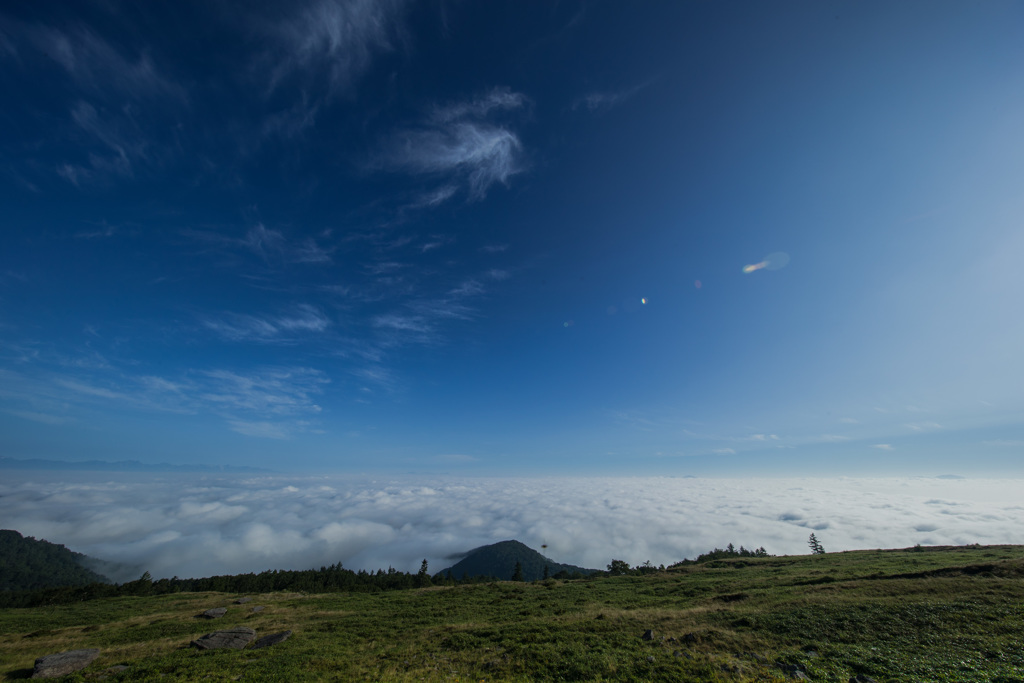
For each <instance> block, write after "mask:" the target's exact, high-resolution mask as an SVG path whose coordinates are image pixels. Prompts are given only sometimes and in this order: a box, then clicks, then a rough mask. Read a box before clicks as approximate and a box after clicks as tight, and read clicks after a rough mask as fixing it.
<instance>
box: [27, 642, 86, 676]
mask: <svg viewBox="0 0 1024 683" xmlns="http://www.w3.org/2000/svg"><path fill="white" fill-rule="evenodd" d="M99 656H100V651H99V650H97V649H96V648H90V649H88V650H68V651H67V652H58V653H57V654H53V655H46V656H45V657H40V658H39V659H37V660H36V666H35V669H33V671H32V678H57V677H58V676H66V675H67V674H69V673H74V672H75V671H78V670H79V669H84V668H85V667H87V666H88V665H89V663H90V662H91V661H92V660H94V659H96V658H97V657H99Z"/></svg>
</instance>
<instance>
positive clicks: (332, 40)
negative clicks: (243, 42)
mask: <svg viewBox="0 0 1024 683" xmlns="http://www.w3.org/2000/svg"><path fill="white" fill-rule="evenodd" d="M405 4H406V3H405V2H404V1H402V0H349V1H341V0H319V1H317V2H311V3H307V4H306V5H305V7H304V8H303V9H302V10H301V11H300V12H298V13H297V14H296V16H294V17H293V18H292V19H290V20H286V21H284V22H280V23H278V24H275V26H274V29H273V31H272V32H273V33H274V34H275V36H276V37H277V39H278V40H279V41H280V43H281V45H282V46H283V48H284V52H283V54H281V53H278V54H277V55H275V56H274V57H273V59H274V60H275V62H276V66H275V68H273V69H272V70H271V72H270V84H271V89H274V88H276V87H278V86H279V85H281V83H282V81H283V80H284V79H286V78H288V77H290V76H293V75H295V74H296V73H298V74H300V75H301V74H306V75H309V74H316V75H318V74H320V73H323V74H324V75H325V77H326V79H327V83H328V88H329V90H330V92H331V93H332V94H339V93H342V92H344V91H346V90H348V88H350V87H351V86H352V85H353V83H354V82H355V80H356V79H357V78H358V77H359V76H361V75H362V74H363V73H364V72H365V71H366V70H367V69H368V68H369V67H370V65H371V64H372V62H373V60H374V58H375V57H376V56H377V55H379V54H383V53H387V52H390V51H392V50H393V49H394V45H395V43H396V42H397V40H398V38H399V34H400V31H401V24H400V18H401V13H402V11H403V10H404V6H405ZM268 59H269V57H268Z"/></svg>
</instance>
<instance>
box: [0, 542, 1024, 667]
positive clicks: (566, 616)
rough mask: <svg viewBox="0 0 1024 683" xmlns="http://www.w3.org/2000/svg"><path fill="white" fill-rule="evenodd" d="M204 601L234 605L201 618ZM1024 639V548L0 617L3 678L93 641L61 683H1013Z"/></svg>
mask: <svg viewBox="0 0 1024 683" xmlns="http://www.w3.org/2000/svg"><path fill="white" fill-rule="evenodd" d="M243 595H244V596H245V597H250V598H251V602H246V603H242V604H239V603H238V602H236V600H238V598H239V597H242V596H243ZM254 605H258V606H260V607H261V609H260V610H259V611H255V610H254V607H253V606H254ZM212 607H225V608H226V609H227V613H226V614H225V616H224V617H223V618H221V619H217V620H215V621H210V620H207V619H197V618H196V615H197V614H199V613H200V612H203V611H204V610H207V609H210V608H212ZM238 626H245V627H248V628H251V629H253V630H255V631H256V633H257V635H258V636H260V637H262V636H265V635H268V634H272V633H277V632H281V631H284V630H289V631H292V633H293V635H292V637H291V638H290V639H289V640H288V641H287V642H284V643H281V644H279V645H275V646H273V647H269V648H266V649H252V647H251V646H250V647H247V648H246V649H245V650H242V651H233V650H232V651H228V650H222V651H215V652H201V651H199V650H196V649H195V648H190V647H188V643H189V642H190V641H191V640H193V639H195V638H198V637H199V636H201V635H203V634H205V633H209V632H211V631H213V630H217V629H228V628H234V627H238ZM648 629H650V630H651V631H652V633H651V634H650V636H649V638H648V639H645V638H644V637H643V636H644V634H645V632H646V631H647V630H648ZM1021 634H1024V547H1021V546H987V547H986V546H965V547H954V548H921V547H917V548H906V549H902V550H871V551H856V552H843V553H828V554H823V555H802V556H795V557H736V558H731V559H717V560H713V561H710V562H703V563H695V564H689V565H684V566H679V567H677V568H673V569H668V570H665V571H655V572H652V573H635V572H634V573H630V574H625V575H620V576H609V575H606V574H604V573H601V574H594V575H592V576H591V577H589V578H587V579H582V580H575V581H560V580H555V579H549V580H547V581H536V582H507V581H492V582H482V583H468V584H464V585H458V586H431V587H425V588H419V589H410V590H393V591H381V592H372V593H371V592H334V593H319V594H318V593H314V592H307V591H304V590H303V591H296V590H294V589H290V590H288V591H274V592H269V591H268V592H253V593H248V592H247V593H235V592H231V593H225V592H198V593H192V592H180V593H173V594H166V595H159V596H155V595H123V596H121V597H113V598H102V599H94V600H79V601H76V602H72V603H68V604H64V605H61V606H60V608H58V609H54V608H53V607H52V606H49V605H44V606H40V607H37V608H32V609H19V608H8V609H0V681H7V680H23V679H25V678H27V677H28V676H30V675H31V670H32V664H33V662H34V661H35V659H36V658H37V657H40V656H43V655H46V654H49V653H54V652H64V651H66V650H73V649H80V648H98V649H99V650H100V656H99V658H98V659H97V660H96V661H95V662H94V663H93V664H91V665H90V666H89V668H88V669H87V670H85V671H83V672H82V673H80V674H75V675H73V676H70V677H68V678H67V679H65V680H67V681H71V680H74V681H81V682H84V681H95V680H100V678H101V677H108V678H109V679H110V680H116V681H146V682H149V681H165V682H170V681H182V682H184V681H224V682H225V683H227V682H228V681H235V680H242V681H280V682H281V683H285V682H287V683H305V682H309V683H313V682H315V681H386V682H391V681H395V682H401V683H413V682H417V683H419V682H426V683H442V682H445V683H450V682H452V681H456V680H457V681H487V682H488V683H496V682H498V681H514V682H516V683H535V682H540V681H581V682H583V681H593V682H594V683H598V682H603V683H609V682H611V681H622V682H623V683H626V682H629V683H632V682H634V681H650V682H652V683H654V682H659V683H660V682H665V683H669V682H671V683H679V682H683V683H699V682H704V681H710V682H717V683H770V682H772V681H777V682H780V683H781V681H784V680H787V681H792V680H810V681H814V682H815V683H848V682H849V681H850V680H851V679H854V680H858V681H862V682H863V681H877V683H924V682H928V683H980V682H982V681H987V682H993V683H994V682H998V683H1022V681H1024V649H1022V647H1021ZM114 666H124V667H127V668H126V669H125V670H124V671H108V669H109V668H110V667H114ZM104 672H106V673H104Z"/></svg>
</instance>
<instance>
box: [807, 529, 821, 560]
mask: <svg viewBox="0 0 1024 683" xmlns="http://www.w3.org/2000/svg"><path fill="white" fill-rule="evenodd" d="M807 545H808V546H809V547H810V548H811V553H812V554H814V555H824V554H825V549H824V548H822V547H821V544H820V543H818V538H817V537H816V536H815V535H814V534H813V533H812V534H811V537H810V538H808V539H807Z"/></svg>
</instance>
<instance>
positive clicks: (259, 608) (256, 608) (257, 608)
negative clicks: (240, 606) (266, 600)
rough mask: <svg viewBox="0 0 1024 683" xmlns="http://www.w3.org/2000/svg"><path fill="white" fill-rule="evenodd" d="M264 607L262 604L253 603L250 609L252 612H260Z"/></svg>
mask: <svg viewBox="0 0 1024 683" xmlns="http://www.w3.org/2000/svg"><path fill="white" fill-rule="evenodd" d="M265 609H266V607H264V606H263V605H254V606H253V608H252V611H253V612H262V611H263V610H265Z"/></svg>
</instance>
